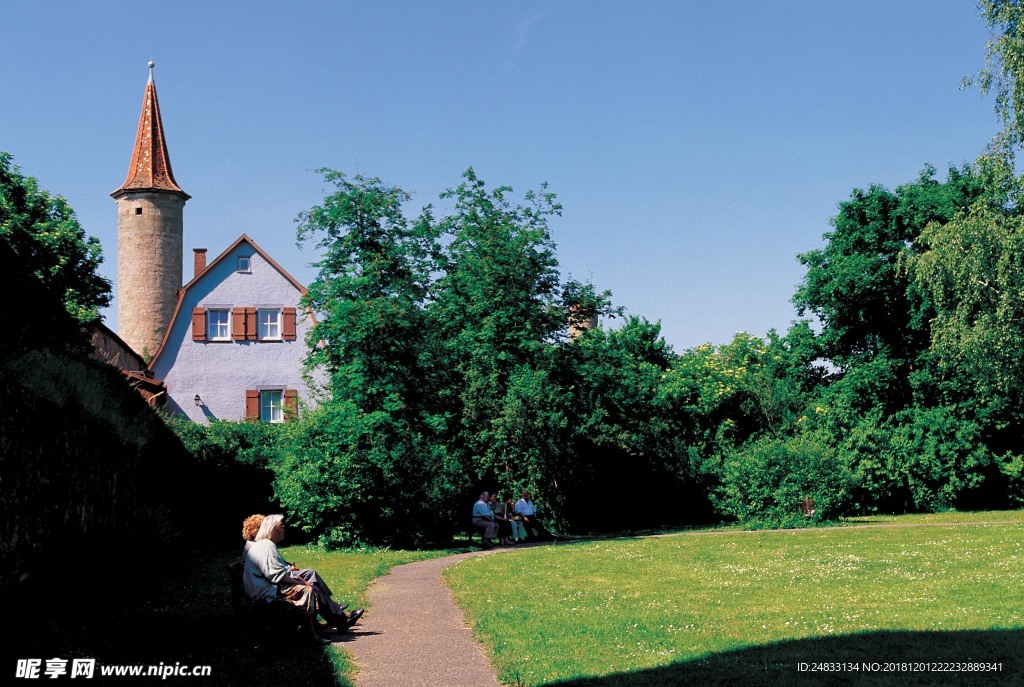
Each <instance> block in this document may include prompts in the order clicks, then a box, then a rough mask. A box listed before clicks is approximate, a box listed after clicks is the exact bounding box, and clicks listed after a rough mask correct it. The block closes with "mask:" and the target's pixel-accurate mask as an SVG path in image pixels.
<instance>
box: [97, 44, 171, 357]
mask: <svg viewBox="0 0 1024 687" xmlns="http://www.w3.org/2000/svg"><path fill="white" fill-rule="evenodd" d="M110 195H111V196H112V197H113V198H114V200H115V201H117V295H118V299H117V300H118V303H117V319H118V329H119V330H120V331H119V332H118V333H119V334H120V336H121V338H122V339H123V340H124V342H125V343H127V344H128V345H129V346H131V347H132V348H133V349H134V350H135V352H136V353H139V354H141V355H142V356H143V357H144V358H145V359H147V360H148V359H149V358H150V357H152V356H153V354H155V353H156V351H157V348H159V347H160V342H161V341H162V340H163V336H164V332H165V331H166V330H167V327H168V325H169V324H170V323H171V317H172V316H173V314H174V305H175V301H176V296H175V291H177V289H179V288H180V287H181V276H182V274H181V273H182V265H181V262H182V258H181V249H182V210H183V209H184V208H185V201H187V200H188V199H189V197H190V196H189V195H188V194H187V193H185V192H184V191H182V190H181V187H180V186H178V184H177V182H175V181H174V175H173V174H172V173H171V158H170V156H168V154H167V144H166V142H165V140H164V127H163V123H162V122H161V121H160V105H159V103H158V102H157V99H156V84H155V83H153V63H152V62H150V63H149V83H147V84H146V94H145V96H144V97H143V100H142V116H141V117H140V118H139V131H138V134H136V136H135V149H134V150H133V151H132V161H131V165H130V166H129V168H128V178H127V179H125V181H124V183H123V184H121V186H120V188H118V189H117V190H116V191H114V192H113V193H111V194H110Z"/></svg>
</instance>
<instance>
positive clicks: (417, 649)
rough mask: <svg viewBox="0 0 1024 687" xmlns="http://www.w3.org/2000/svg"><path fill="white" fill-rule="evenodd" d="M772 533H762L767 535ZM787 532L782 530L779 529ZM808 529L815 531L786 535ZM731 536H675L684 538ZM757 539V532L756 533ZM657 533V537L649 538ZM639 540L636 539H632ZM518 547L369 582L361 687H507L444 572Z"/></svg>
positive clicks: (358, 653)
mask: <svg viewBox="0 0 1024 687" xmlns="http://www.w3.org/2000/svg"><path fill="white" fill-rule="evenodd" d="M1010 524H1020V523H1019V521H1013V520H1011V521H991V522H951V523H907V524H901V523H878V524H868V525H854V526H849V527H843V528H837V529H868V528H871V529H890V528H900V527H937V526H938V527H950V526H954V527H955V526H963V525H1010ZM767 531H769V530H761V531H760V532H761V533H763V532H767ZM775 531H780V530H775ZM781 531H793V532H799V531H802V532H807V531H809V530H807V529H802V530H781ZM730 532H731V533H736V532H737V530H732V531H725V532H721V531H719V532H673V533H671V534H664V535H653V536H655V537H678V536H688V535H689V536H693V535H708V534H712V535H713V534H726V533H730ZM750 533H751V534H755V532H750ZM649 536H650V535H649ZM630 538H632V537H630ZM509 550H512V549H492V550H490V551H475V552H472V553H463V554H458V555H455V556H446V557H444V558H433V559H431V560H427V561H420V562H418V563H408V564H406V565H399V566H397V567H395V568H392V570H391V572H390V573H388V574H387V575H385V576H384V577H381V578H379V579H377V580H375V581H374V582H373V584H371V585H370V591H369V606H370V610H369V611H368V612H367V614H366V617H365V618H364V619H363V620H362V621H360V623H359V624H358V625H356V627H355V629H354V630H353V631H352V632H350V633H348V634H346V635H343V636H342V637H341V638H339V641H340V642H343V643H344V644H345V648H346V649H348V650H349V651H351V652H352V655H353V656H354V657H355V660H356V665H357V667H358V670H359V672H358V674H357V675H356V678H355V683H356V686H357V687H420V686H422V687H501V684H500V683H499V682H498V677H497V674H496V673H495V671H494V668H493V667H492V666H491V662H490V660H489V659H488V658H487V655H486V654H485V653H484V650H483V647H482V646H480V644H479V643H478V642H477V641H476V639H474V638H473V633H472V632H471V631H470V629H469V626H468V625H467V624H466V619H465V617H464V616H463V614H462V611H461V610H460V609H459V607H458V606H456V605H455V597H454V596H453V595H452V592H451V590H449V589H448V587H447V585H445V583H444V580H443V579H442V578H441V573H442V572H443V571H444V569H445V568H447V567H448V566H450V565H453V564H455V563H458V562H459V561H461V560H465V559H466V558H472V557H473V556H482V555H488V554H491V553H497V552H499V551H509Z"/></svg>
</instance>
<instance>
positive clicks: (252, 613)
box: [227, 561, 330, 644]
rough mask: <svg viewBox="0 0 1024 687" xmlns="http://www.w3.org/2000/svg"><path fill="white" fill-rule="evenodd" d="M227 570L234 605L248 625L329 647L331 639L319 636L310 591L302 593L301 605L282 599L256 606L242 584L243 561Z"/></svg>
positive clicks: (232, 563) (313, 601) (314, 599)
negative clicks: (302, 638)
mask: <svg viewBox="0 0 1024 687" xmlns="http://www.w3.org/2000/svg"><path fill="white" fill-rule="evenodd" d="M227 570H228V577H229V579H230V580H231V601H232V604H233V605H234V607H235V612H236V613H237V614H238V616H239V617H240V618H242V619H243V620H244V621H245V622H246V623H247V624H249V625H254V626H256V627H259V628H261V629H263V630H264V631H267V632H271V633H278V632H286V633H293V634H295V635H298V636H302V637H307V638H308V639H311V640H313V641H315V642H316V643H319V644H330V640H328V639H325V638H324V637H322V636H321V635H320V632H319V623H317V621H316V613H317V611H316V598H315V597H314V596H313V593H312V591H311V590H308V589H307V590H304V591H303V598H302V603H301V605H295V604H292V603H289V602H288V601H285V600H283V599H274V600H273V601H271V602H269V603H264V602H259V603H254V602H253V601H252V600H250V599H249V597H248V596H247V595H246V593H245V586H244V585H243V584H242V572H243V570H244V567H243V565H242V562H241V561H232V562H231V563H228V565H227Z"/></svg>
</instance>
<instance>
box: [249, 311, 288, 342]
mask: <svg viewBox="0 0 1024 687" xmlns="http://www.w3.org/2000/svg"><path fill="white" fill-rule="evenodd" d="M269 314H273V315H275V316H276V319H275V320H274V321H271V320H270V319H269V318H268V320H267V321H266V322H264V320H263V316H264V315H269ZM274 330H276V332H277V333H276V334H274V333H273V331H274ZM256 340H257V341H283V340H284V308H277V307H268V308H259V307H257V308H256Z"/></svg>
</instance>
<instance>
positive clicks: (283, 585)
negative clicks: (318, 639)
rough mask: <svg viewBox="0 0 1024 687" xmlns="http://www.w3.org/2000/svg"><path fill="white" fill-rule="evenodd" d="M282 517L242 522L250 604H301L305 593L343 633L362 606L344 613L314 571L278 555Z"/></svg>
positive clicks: (245, 580)
mask: <svg viewBox="0 0 1024 687" xmlns="http://www.w3.org/2000/svg"><path fill="white" fill-rule="evenodd" d="M283 521H284V516H281V515H267V516H263V515H252V516H250V517H248V518H246V519H245V522H244V523H242V537H243V538H244V539H245V540H246V541H245V547H244V549H243V550H242V565H243V571H242V584H243V585H244V586H245V594H246V596H248V597H249V599H250V600H251V601H252V602H253V603H269V602H271V601H274V600H275V599H281V600H283V601H286V602H288V603H291V604H293V605H296V606H304V605H305V603H306V601H307V599H308V594H312V595H313V598H314V600H315V608H316V612H317V613H319V614H320V617H321V618H323V619H324V620H325V621H327V624H328V625H331V626H333V627H334V628H335V629H336V630H337V631H338V632H345V631H347V630H348V629H349V628H351V627H352V626H353V625H355V623H356V621H357V620H359V618H360V617H361V616H362V615H363V609H361V608H360V609H358V610H356V611H353V612H352V613H346V612H345V608H347V606H348V604H345V605H339V604H338V603H337V602H335V601H334V599H332V598H331V590H330V588H329V587H328V586H327V583H326V582H324V581H323V580H322V579H320V576H319V575H318V574H317V573H316V571H315V570H309V569H306V570H299V569H298V568H297V567H295V566H294V565H292V564H291V563H288V562H287V561H285V560H284V558H282V556H281V552H280V551H278V549H277V545H278V544H280V543H281V541H282V540H283V539H284V524H283Z"/></svg>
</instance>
